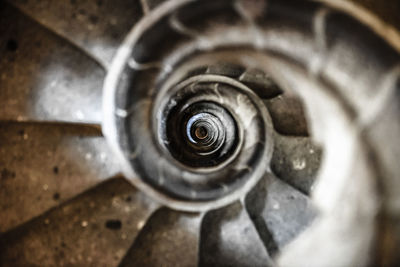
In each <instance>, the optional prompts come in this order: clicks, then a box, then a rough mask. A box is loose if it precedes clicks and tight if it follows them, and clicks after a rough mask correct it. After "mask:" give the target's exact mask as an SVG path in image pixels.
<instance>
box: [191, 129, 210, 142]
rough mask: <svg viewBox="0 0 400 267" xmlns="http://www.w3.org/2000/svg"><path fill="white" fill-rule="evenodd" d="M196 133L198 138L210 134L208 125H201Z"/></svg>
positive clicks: (203, 137)
mask: <svg viewBox="0 0 400 267" xmlns="http://www.w3.org/2000/svg"><path fill="white" fill-rule="evenodd" d="M194 134H195V135H196V137H197V138H198V139H200V140H203V139H205V138H206V137H207V136H208V131H207V128H206V127H203V126H200V127H197V128H196V130H195V131H194Z"/></svg>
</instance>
